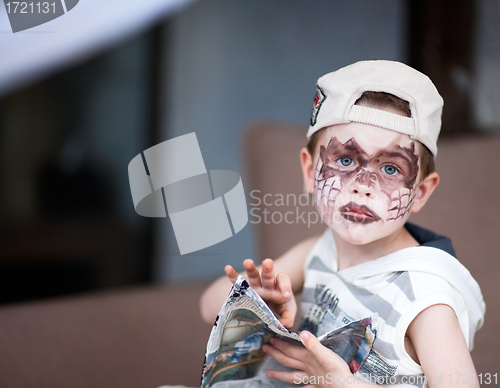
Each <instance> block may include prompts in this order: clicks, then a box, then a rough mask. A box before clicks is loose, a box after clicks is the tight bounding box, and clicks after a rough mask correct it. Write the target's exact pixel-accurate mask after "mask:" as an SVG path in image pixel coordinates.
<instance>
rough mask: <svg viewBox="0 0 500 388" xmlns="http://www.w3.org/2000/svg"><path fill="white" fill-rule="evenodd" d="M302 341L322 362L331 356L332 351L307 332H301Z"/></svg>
mask: <svg viewBox="0 0 500 388" xmlns="http://www.w3.org/2000/svg"><path fill="white" fill-rule="evenodd" d="M300 339H301V340H302V343H303V344H304V346H305V347H306V349H307V350H309V351H310V352H311V353H312V354H313V355H314V356H315V357H316V359H318V360H322V359H325V358H326V357H329V356H330V355H331V354H330V353H331V351H330V350H329V349H327V348H326V347H324V346H323V345H322V344H321V342H319V341H318V339H317V338H316V337H315V336H314V335H312V334H311V333H310V332H308V331H307V330H304V331H302V332H300Z"/></svg>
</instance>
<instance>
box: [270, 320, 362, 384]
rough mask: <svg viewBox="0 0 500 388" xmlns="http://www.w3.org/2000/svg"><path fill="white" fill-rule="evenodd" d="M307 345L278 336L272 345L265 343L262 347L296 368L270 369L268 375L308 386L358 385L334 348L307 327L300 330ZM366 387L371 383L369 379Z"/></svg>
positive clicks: (284, 363) (303, 342) (283, 362)
mask: <svg viewBox="0 0 500 388" xmlns="http://www.w3.org/2000/svg"><path fill="white" fill-rule="evenodd" d="M300 339H301V341H302V344H303V345H304V346H305V348H303V347H300V346H297V345H292V344H289V343H288V342H285V341H282V340H279V339H277V338H272V339H271V344H272V345H264V346H263V347H262V350H264V352H266V353H267V354H268V355H270V356H271V357H273V358H274V359H275V360H277V361H278V362H280V363H281V364H282V365H285V366H288V367H290V368H294V369H296V370H294V371H291V372H286V371H277V370H270V371H267V373H266V374H267V376H268V377H271V378H273V379H277V380H281V381H284V382H286V383H290V384H306V385H305V387H311V388H312V387H315V388H330V387H341V388H345V387H348V386H350V385H357V384H359V383H360V382H359V381H357V380H356V378H355V377H354V375H353V374H352V373H351V371H350V370H349V366H348V365H347V363H346V362H345V361H344V360H343V359H342V358H341V357H340V356H339V355H337V354H335V353H334V352H333V351H332V350H330V349H328V348H326V347H325V346H323V345H322V344H321V343H320V342H319V341H318V339H317V338H316V337H315V336H314V335H312V334H311V333H310V332H308V331H305V330H304V331H302V332H301V333H300ZM366 387H367V388H371V387H372V385H371V384H368V383H366Z"/></svg>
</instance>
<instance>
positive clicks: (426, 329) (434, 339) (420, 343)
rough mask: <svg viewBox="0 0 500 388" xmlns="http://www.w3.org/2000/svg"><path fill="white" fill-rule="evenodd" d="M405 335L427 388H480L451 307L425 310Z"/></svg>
mask: <svg viewBox="0 0 500 388" xmlns="http://www.w3.org/2000/svg"><path fill="white" fill-rule="evenodd" d="M406 333H407V335H408V337H409V338H410V340H411V341H412V344H413V347H414V348H415V351H416V353H417V356H418V359H419V362H420V365H421V366H422V369H423V370H424V373H425V376H426V378H427V382H428V383H429V387H430V388H433V387H435V388H438V387H439V388H446V387H451V386H455V387H456V386H459V387H462V388H469V387H475V388H476V387H477V388H478V387H479V382H478V380H477V375H476V369H475V368H474V363H473V362H472V358H471V355H470V352H469V349H468V347H467V344H466V342H465V338H464V335H463V333H462V330H461V329H460V325H459V323H458V318H457V316H456V315H455V312H454V311H453V309H452V308H451V307H450V306H447V305H443V304H438V305H433V306H430V307H428V308H426V309H425V310H423V311H422V312H421V313H420V314H419V315H417V317H416V318H415V319H414V320H413V321H412V322H411V323H410V326H409V327H408V330H407V332H406Z"/></svg>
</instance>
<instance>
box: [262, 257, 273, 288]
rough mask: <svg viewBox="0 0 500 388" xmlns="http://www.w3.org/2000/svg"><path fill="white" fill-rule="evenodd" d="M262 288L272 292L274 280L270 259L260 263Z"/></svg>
mask: <svg viewBox="0 0 500 388" xmlns="http://www.w3.org/2000/svg"><path fill="white" fill-rule="evenodd" d="M262 286H263V287H264V288H268V289H271V290H274V288H275V286H276V280H275V275H274V263H273V261H272V260H271V259H265V260H264V261H263V262H262Z"/></svg>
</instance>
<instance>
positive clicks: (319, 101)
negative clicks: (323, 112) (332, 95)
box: [311, 85, 326, 125]
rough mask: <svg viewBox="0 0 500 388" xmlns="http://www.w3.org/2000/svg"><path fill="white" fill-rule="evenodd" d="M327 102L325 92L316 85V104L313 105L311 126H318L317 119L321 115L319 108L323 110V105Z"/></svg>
mask: <svg viewBox="0 0 500 388" xmlns="http://www.w3.org/2000/svg"><path fill="white" fill-rule="evenodd" d="M325 100H326V95H325V92H323V90H322V89H321V88H320V87H319V86H317V85H316V96H314V104H313V110H312V114H311V125H315V124H316V119H317V117H318V113H319V108H321V105H323V102H324V101H325Z"/></svg>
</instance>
